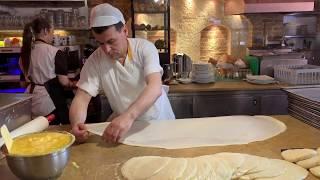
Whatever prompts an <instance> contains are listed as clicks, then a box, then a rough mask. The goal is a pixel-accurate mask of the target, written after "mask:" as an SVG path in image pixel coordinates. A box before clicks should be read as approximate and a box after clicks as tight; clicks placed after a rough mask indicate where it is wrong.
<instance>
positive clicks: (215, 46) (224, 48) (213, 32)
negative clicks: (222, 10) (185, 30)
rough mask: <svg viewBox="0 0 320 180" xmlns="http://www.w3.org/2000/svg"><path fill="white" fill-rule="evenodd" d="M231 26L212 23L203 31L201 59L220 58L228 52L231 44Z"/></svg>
mask: <svg viewBox="0 0 320 180" xmlns="http://www.w3.org/2000/svg"><path fill="white" fill-rule="evenodd" d="M230 34H231V33H230V31H229V28H227V27H225V26H215V25H210V26H208V27H206V28H205V29H204V30H202V31H201V38H200V60H202V61H208V60H209V58H214V59H218V58H220V56H222V55H223V54H228V52H229V51H230V46H229V43H228V40H230Z"/></svg>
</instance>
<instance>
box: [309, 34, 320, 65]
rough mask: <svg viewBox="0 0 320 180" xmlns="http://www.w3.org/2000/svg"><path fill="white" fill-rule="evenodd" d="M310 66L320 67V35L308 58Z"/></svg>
mask: <svg viewBox="0 0 320 180" xmlns="http://www.w3.org/2000/svg"><path fill="white" fill-rule="evenodd" d="M308 64H312V65H317V66H320V34H319V33H318V34H317V36H316V40H315V45H314V46H313V48H312V51H311V56H310V58H308Z"/></svg>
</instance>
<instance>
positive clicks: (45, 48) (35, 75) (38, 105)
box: [26, 43, 59, 117]
mask: <svg viewBox="0 0 320 180" xmlns="http://www.w3.org/2000/svg"><path fill="white" fill-rule="evenodd" d="M58 50H59V49H58V48H56V47H54V46H51V45H49V44H45V43H39V44H35V45H34V48H33V49H32V51H31V55H30V67H29V72H28V75H29V76H31V78H32V81H33V82H34V83H36V84H44V83H45V82H47V81H48V80H50V79H53V78H55V77H56V73H55V56H56V53H57V51H58ZM29 90H30V86H29V87H28V88H27V91H26V92H29ZM53 110H55V106H54V104H53V101H52V100H51V98H50V96H49V94H48V92H47V90H46V88H45V87H44V86H35V88H34V90H33V97H32V116H33V117H37V116H46V115H48V114H49V113H51V112H52V111H53Z"/></svg>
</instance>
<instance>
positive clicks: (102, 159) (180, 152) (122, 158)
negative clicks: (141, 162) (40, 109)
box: [0, 115, 320, 180]
mask: <svg viewBox="0 0 320 180" xmlns="http://www.w3.org/2000/svg"><path fill="white" fill-rule="evenodd" d="M273 117H274V118H277V119H278V120H280V121H281V122H283V123H285V124H286V126H287V130H286V131H285V132H283V133H281V134H279V135H277V136H275V137H273V138H270V139H267V140H265V141H259V142H253V143H249V144H245V145H230V146H216V147H199V148H188V149H170V150H168V149H161V148H146V147H135V146H128V145H118V146H110V145H107V144H106V143H104V142H103V141H102V139H101V137H100V136H97V135H92V136H90V138H89V140H88V141H87V142H86V143H84V144H80V145H73V146H72V147H71V156H70V161H69V162H68V165H67V167H66V168H65V170H64V172H63V174H62V176H61V177H60V178H59V179H63V180H64V179H66V180H73V179H75V180H79V179H80V180H82V179H117V178H116V177H117V176H119V175H120V174H119V173H120V172H119V171H118V168H119V166H120V164H121V163H124V162H126V161H127V160H129V159H130V158H133V157H137V156H168V157H196V156H202V155H208V154H215V153H219V152H235V153H245V154H251V155H257V156H263V157H267V158H278V159H281V154H280V151H281V149H287V148H292V147H305V148H314V147H320V131H319V130H317V129H315V128H313V127H311V126H308V125H306V124H304V123H303V122H301V121H299V120H297V119H295V118H293V117H291V116H287V115H285V116H273ZM69 128H70V127H69V126H51V129H55V130H63V129H65V130H69ZM74 163H76V165H78V166H79V167H77V166H75V165H73V164H74ZM0 174H1V179H6V180H7V179H8V180H10V179H17V178H15V177H14V175H13V174H12V173H11V171H10V170H9V168H8V167H7V164H6V161H5V159H1V161H0ZM307 180H316V178H315V177H313V176H312V175H311V174H310V173H309V176H308V177H307Z"/></svg>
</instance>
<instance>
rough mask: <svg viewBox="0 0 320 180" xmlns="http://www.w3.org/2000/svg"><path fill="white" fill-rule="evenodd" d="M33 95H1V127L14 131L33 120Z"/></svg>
mask: <svg viewBox="0 0 320 180" xmlns="http://www.w3.org/2000/svg"><path fill="white" fill-rule="evenodd" d="M31 98H32V96H31V95H28V94H7V93H0V126H2V125H3V124H6V125H7V127H8V129H9V130H13V129H15V128H17V127H19V126H21V125H22V124H24V123H26V122H28V121H30V120H31Z"/></svg>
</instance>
